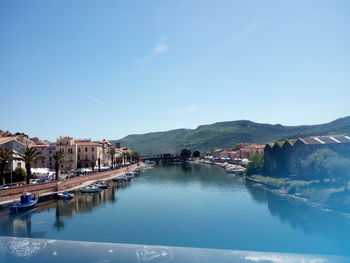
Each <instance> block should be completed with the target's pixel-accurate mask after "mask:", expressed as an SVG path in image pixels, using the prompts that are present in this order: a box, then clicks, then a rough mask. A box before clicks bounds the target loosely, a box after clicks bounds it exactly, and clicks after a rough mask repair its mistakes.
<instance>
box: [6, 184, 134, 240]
mask: <svg viewBox="0 0 350 263" xmlns="http://www.w3.org/2000/svg"><path fill="white" fill-rule="evenodd" d="M119 187H120V188H126V187H127V185H126V184H124V185H117V183H114V182H111V183H110V184H109V188H108V189H105V190H103V191H101V192H100V193H98V194H80V193H79V192H77V193H75V196H74V199H71V200H50V201H46V202H42V203H39V204H38V206H37V208H34V209H32V210H30V211H26V212H22V213H19V214H15V213H10V212H9V211H3V212H2V213H1V214H0V235H2V236H18V237H32V238H42V237H45V231H41V232H32V224H33V219H32V218H33V216H35V214H36V213H43V212H45V211H47V212H50V211H51V210H53V209H54V210H55V219H54V220H52V221H53V222H54V223H53V228H54V229H55V230H57V231H62V230H63V229H64V227H65V220H66V219H68V218H71V217H74V216H75V215H77V214H78V213H91V212H92V211H93V210H94V209H95V208H97V207H98V206H100V205H102V204H103V203H106V202H111V203H115V202H116V201H117V198H116V191H117V188H119ZM40 223H41V222H36V223H35V224H40Z"/></svg>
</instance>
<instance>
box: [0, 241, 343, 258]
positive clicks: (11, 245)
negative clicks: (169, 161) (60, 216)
mask: <svg viewBox="0 0 350 263" xmlns="http://www.w3.org/2000/svg"><path fill="white" fill-rule="evenodd" d="M0 262H1V263H14V262H26V263H31V262H33V263H34V262H35V263H38V262H45V263H50V262H59V263H62V262H67V263H68V262H69V263H70V262H75V263H80V262H84V263H88V262H94V263H112V262H116V263H118V262H122V263H163V262H181V263H185V262H186V263H229V262H230V263H256V262H258V263H284V262H285V263H349V262H350V258H348V257H341V256H324V255H302V254H285V253H267V252H255V251H238V250H220V249H203V248H186V247H168V246H154V245H133V244H113V243H97V242H78V241H64V240H48V239H31V238H14V237H0Z"/></svg>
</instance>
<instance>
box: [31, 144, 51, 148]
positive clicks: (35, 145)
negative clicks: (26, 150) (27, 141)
mask: <svg viewBox="0 0 350 263" xmlns="http://www.w3.org/2000/svg"><path fill="white" fill-rule="evenodd" d="M33 147H49V145H47V144H34V145H32V148H33Z"/></svg>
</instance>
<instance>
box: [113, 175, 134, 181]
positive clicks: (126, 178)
mask: <svg viewBox="0 0 350 263" xmlns="http://www.w3.org/2000/svg"><path fill="white" fill-rule="evenodd" d="M113 181H114V182H117V183H127V182H130V178H128V177H126V176H119V177H117V178H114V179H113Z"/></svg>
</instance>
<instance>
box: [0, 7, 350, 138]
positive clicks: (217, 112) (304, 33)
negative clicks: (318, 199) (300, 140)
mask: <svg viewBox="0 0 350 263" xmlns="http://www.w3.org/2000/svg"><path fill="white" fill-rule="evenodd" d="M349 12H350V1H347V0H344V1H340V0H339V1H337V0H318V1H315V0H303V1H297V0H274V1H272V0H264V1H261V0H242V1H234V0H217V1H213V0H195V1H190V0H176V1H174V0H173V1H166V0H159V1H157V0H152V1H145V0H144V1H141V0H123V1H122V0H120V1H117V0H114V1H108V0H104V1H88V0H85V1H81V0H74V1H71V0H59V1H58V0H57V1H53V0H50V1H33V0H27V1H17V0H11V1H10V0H3V1H0V39H1V41H0V61H1V63H0V89H1V106H2V107H1V114H0V124H1V127H0V129H5V130H10V131H12V132H16V131H21V132H25V133H27V134H29V135H30V136H39V137H41V138H46V139H50V140H54V139H55V138H56V137H58V136H60V135H70V136H73V137H77V138H92V139H99V138H108V139H117V138H121V137H123V136H125V135H127V134H134V133H144V132H151V131H163V130H169V129H174V128H194V127H196V126H198V125H200V124H209V123H214V122H218V121H228V120H237V119H249V120H252V121H256V122H265V123H281V124H287V125H298V124H315V123H323V122H328V121H331V120H334V119H336V118H339V117H344V116H347V115H350V106H349V98H350V48H349V47H350V15H349Z"/></svg>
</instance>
